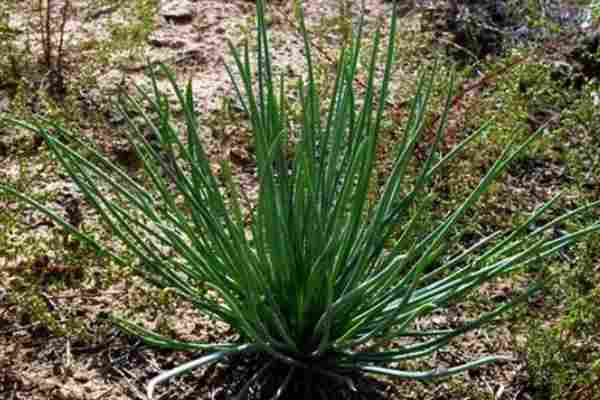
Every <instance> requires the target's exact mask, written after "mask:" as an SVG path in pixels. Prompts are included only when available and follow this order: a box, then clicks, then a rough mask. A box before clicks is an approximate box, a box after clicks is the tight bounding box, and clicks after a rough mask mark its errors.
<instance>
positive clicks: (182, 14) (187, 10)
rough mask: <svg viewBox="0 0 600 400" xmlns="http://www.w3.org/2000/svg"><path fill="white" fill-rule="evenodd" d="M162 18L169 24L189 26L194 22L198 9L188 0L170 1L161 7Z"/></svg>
mask: <svg viewBox="0 0 600 400" xmlns="http://www.w3.org/2000/svg"><path fill="white" fill-rule="evenodd" d="M160 16H161V17H163V18H165V19H166V20H167V22H173V23H176V24H187V23H190V22H192V20H193V19H194V17H195V16H196V8H195V7H194V4H192V2H190V1H187V0H183V1H169V2H167V3H166V4H164V5H163V6H161V11H160Z"/></svg>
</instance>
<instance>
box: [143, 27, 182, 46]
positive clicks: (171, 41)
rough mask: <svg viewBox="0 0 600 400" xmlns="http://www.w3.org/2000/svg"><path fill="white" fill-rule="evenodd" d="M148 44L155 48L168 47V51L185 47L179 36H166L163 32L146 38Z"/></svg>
mask: <svg viewBox="0 0 600 400" xmlns="http://www.w3.org/2000/svg"><path fill="white" fill-rule="evenodd" d="M148 43H149V44H151V45H152V46H155V47H168V48H170V49H180V48H182V47H184V46H185V43H186V42H185V40H183V39H181V37H180V36H179V35H175V34H168V33H165V32H160V31H158V32H154V33H153V34H152V35H150V37H149V38H148Z"/></svg>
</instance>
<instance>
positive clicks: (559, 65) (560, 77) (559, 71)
mask: <svg viewBox="0 0 600 400" xmlns="http://www.w3.org/2000/svg"><path fill="white" fill-rule="evenodd" d="M572 74H573V66H572V65H571V64H569V63H566V62H564V61H555V62H553V63H552V67H551V72H550V78H551V79H552V80H553V81H563V82H564V81H566V80H568V79H569V78H570V77H571V75H572Z"/></svg>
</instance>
